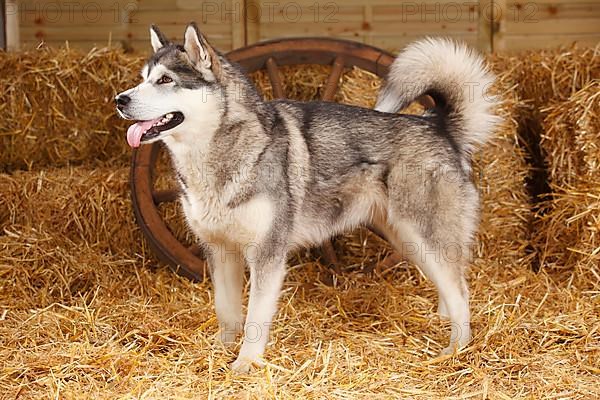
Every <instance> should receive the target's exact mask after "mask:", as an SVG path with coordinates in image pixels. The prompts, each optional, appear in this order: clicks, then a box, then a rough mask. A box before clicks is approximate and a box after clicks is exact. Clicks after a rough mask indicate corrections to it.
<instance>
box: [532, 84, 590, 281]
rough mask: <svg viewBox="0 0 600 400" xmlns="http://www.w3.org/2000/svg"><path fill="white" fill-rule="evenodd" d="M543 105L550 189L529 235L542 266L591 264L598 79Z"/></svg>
mask: <svg viewBox="0 0 600 400" xmlns="http://www.w3.org/2000/svg"><path fill="white" fill-rule="evenodd" d="M543 111H544V113H545V114H546V118H545V119H544V123H543V124H544V127H545V128H546V131H545V133H544V135H542V141H541V145H542V146H543V147H544V149H546V159H547V162H548V168H549V171H550V179H551V188H552V193H550V194H549V195H548V196H547V198H546V200H545V201H544V202H543V203H542V206H543V208H542V212H540V213H539V214H538V216H537V219H536V235H535V237H534V238H533V240H534V243H535V244H536V246H537V247H538V248H540V249H541V250H540V254H541V255H542V256H541V257H542V260H541V261H542V263H543V265H545V266H546V267H549V268H559V269H564V268H566V269H575V270H579V268H595V267H597V265H598V263H599V261H600V238H599V236H598V235H599V233H600V232H599V230H600V180H598V176H599V175H598V174H599V173H600V80H592V81H590V82H589V84H587V85H586V86H585V87H583V88H582V89H581V90H579V91H578V92H576V93H575V94H573V95H572V96H571V97H570V98H568V99H567V100H565V101H563V102H557V103H555V104H553V105H551V106H550V107H548V108H546V109H544V110H543ZM579 273H580V271H579Z"/></svg>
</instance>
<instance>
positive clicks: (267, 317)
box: [231, 255, 286, 373]
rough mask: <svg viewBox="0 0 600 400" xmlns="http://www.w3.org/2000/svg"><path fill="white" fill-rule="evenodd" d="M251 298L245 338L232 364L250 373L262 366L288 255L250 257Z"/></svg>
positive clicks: (236, 368) (233, 366) (237, 369)
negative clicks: (251, 258)
mask: <svg viewBox="0 0 600 400" xmlns="http://www.w3.org/2000/svg"><path fill="white" fill-rule="evenodd" d="M248 264H249V266H250V299H249V301H248V315H247V316H246V324H245V325H244V341H243V343H242V347H241V349H240V354H239V355H238V357H237V359H236V360H235V361H234V362H233V364H231V368H232V370H233V371H235V372H236V373H246V372H248V371H249V370H250V369H251V368H252V366H253V365H254V366H259V367H260V366H262V365H263V364H264V362H263V361H262V356H263V354H264V351H265V347H266V345H267V342H268V340H269V331H270V328H271V322H272V320H273V316H274V315H275V312H276V311H277V302H278V300H279V295H280V293H281V287H282V285H283V278H284V277H285V272H286V271H285V256H284V255H280V256H275V255H269V256H266V257H260V259H259V260H250V259H249V260H248Z"/></svg>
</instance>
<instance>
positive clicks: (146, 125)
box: [127, 111, 183, 147]
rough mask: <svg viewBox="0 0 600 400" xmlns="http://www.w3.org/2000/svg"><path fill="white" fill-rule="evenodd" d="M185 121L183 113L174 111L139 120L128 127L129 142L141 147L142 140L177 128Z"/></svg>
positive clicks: (132, 145)
mask: <svg viewBox="0 0 600 400" xmlns="http://www.w3.org/2000/svg"><path fill="white" fill-rule="evenodd" d="M182 122H183V114H182V113H180V112H179V111H173V112H170V113H168V114H165V115H163V116H162V117H159V118H156V119H151V120H148V121H138V122H136V123H135V124H133V125H131V126H130V127H129V129H127V143H129V145H130V146H131V147H140V144H141V143H142V142H145V141H147V140H150V139H154V138H156V137H157V136H158V135H160V133H161V132H164V131H167V130H169V129H173V128H175V127H176V126H177V125H179V124H181V123H182Z"/></svg>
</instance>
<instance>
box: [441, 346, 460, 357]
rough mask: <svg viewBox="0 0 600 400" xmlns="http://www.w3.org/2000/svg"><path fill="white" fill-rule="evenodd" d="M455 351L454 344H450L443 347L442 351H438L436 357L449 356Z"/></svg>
mask: <svg viewBox="0 0 600 400" xmlns="http://www.w3.org/2000/svg"><path fill="white" fill-rule="evenodd" d="M455 351H456V345H450V346H448V347H446V348H445V349H443V350H442V351H440V353H439V354H438V357H443V356H450V355H452V354H454V352H455Z"/></svg>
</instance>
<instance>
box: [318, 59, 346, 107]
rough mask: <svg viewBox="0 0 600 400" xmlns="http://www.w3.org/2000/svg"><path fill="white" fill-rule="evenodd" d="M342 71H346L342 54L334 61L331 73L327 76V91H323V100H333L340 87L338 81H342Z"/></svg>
mask: <svg viewBox="0 0 600 400" xmlns="http://www.w3.org/2000/svg"><path fill="white" fill-rule="evenodd" d="M342 72H344V58H343V57H342V56H338V57H336V58H335V60H334V61H333V67H332V68H331V73H330V74H329V77H327V83H326V84H325V91H324V92H323V97H322V100H324V101H332V100H333V98H334V97H335V93H336V92H337V89H338V83H339V81H340V76H342Z"/></svg>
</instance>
